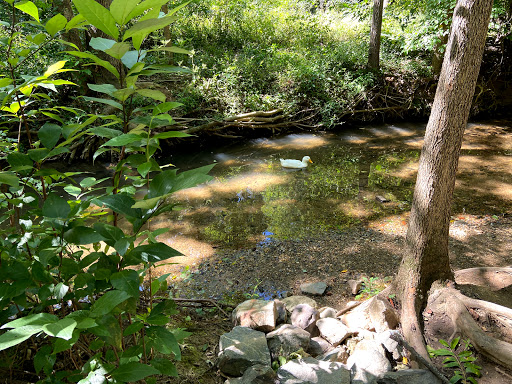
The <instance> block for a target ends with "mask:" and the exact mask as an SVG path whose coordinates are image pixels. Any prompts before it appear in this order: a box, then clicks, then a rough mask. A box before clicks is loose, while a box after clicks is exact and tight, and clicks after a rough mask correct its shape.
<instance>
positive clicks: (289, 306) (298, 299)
mask: <svg viewBox="0 0 512 384" xmlns="http://www.w3.org/2000/svg"><path fill="white" fill-rule="evenodd" d="M281 301H282V302H283V303H284V305H285V306H286V310H287V311H288V312H290V313H292V312H293V309H294V308H295V307H296V306H297V305H299V304H308V305H311V306H312V307H313V308H317V307H318V304H317V303H316V301H315V300H313V299H312V298H310V297H307V296H288V297H285V298H284V299H282V300H281Z"/></svg>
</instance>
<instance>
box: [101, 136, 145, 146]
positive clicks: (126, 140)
mask: <svg viewBox="0 0 512 384" xmlns="http://www.w3.org/2000/svg"><path fill="white" fill-rule="evenodd" d="M140 140H141V137H140V136H139V135H135V134H133V133H124V134H122V135H119V136H117V137H114V138H113V139H110V140H109V141H107V142H106V143H105V144H103V145H102V147H124V146H125V145H127V144H131V143H135V142H137V141H140Z"/></svg>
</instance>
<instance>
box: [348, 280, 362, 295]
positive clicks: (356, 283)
mask: <svg viewBox="0 0 512 384" xmlns="http://www.w3.org/2000/svg"><path fill="white" fill-rule="evenodd" d="M347 284H348V286H349V288H350V292H351V293H352V294H353V295H354V296H355V295H357V293H358V292H359V290H360V289H361V285H362V284H363V282H362V281H361V280H349V281H347Z"/></svg>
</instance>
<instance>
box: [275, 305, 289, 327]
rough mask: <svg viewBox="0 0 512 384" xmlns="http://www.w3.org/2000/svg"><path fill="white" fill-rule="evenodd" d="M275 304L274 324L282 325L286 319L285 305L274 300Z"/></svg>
mask: <svg viewBox="0 0 512 384" xmlns="http://www.w3.org/2000/svg"><path fill="white" fill-rule="evenodd" d="M274 302H275V303H276V310H277V320H276V324H284V323H286V320H287V318H288V316H287V314H286V305H285V304H284V303H283V302H282V301H281V300H274Z"/></svg>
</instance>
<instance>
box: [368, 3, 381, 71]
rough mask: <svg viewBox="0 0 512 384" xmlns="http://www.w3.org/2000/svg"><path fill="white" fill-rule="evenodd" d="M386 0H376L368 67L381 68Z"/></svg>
mask: <svg viewBox="0 0 512 384" xmlns="http://www.w3.org/2000/svg"><path fill="white" fill-rule="evenodd" d="M383 8H384V0H374V2H373V16H372V27H371V30H370V49H369V51H368V68H370V69H375V70H377V69H379V57H380V36H381V30H382V10H383Z"/></svg>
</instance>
